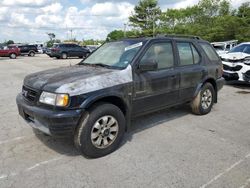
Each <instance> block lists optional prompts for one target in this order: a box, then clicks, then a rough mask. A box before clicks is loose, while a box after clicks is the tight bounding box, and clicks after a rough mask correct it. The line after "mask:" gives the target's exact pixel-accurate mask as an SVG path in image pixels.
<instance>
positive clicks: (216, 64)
mask: <svg viewBox="0 0 250 188" xmlns="http://www.w3.org/2000/svg"><path fill="white" fill-rule="evenodd" d="M222 73H223V69H222V63H221V60H220V58H219V56H218V55H217V54H216V52H215V50H214V49H213V47H212V46H211V45H210V44H209V43H208V42H206V41H204V40H202V39H199V38H198V37H179V36H178V37H177V36H159V37H155V38H136V39H124V40H120V41H115V42H108V43H105V44H103V45H102V46H101V47H100V48H98V49H97V50H96V51H95V52H94V53H93V54H91V55H90V56H89V57H88V58H86V59H84V60H82V61H81V62H80V63H79V64H77V65H74V66H69V67H63V68H56V69H51V70H47V71H42V72H38V73H35V74H31V75H28V76H26V77H25V79H24V82H23V88H22V92H21V93H20V94H19V95H18V96H17V98H16V102H17V106H18V110H19V114H20V115H21V116H22V117H23V118H24V119H25V120H26V121H27V122H28V123H29V124H30V125H31V126H32V127H33V128H35V129H39V130H40V131H42V132H44V133H46V134H48V135H51V136H71V137H72V138H74V142H75V146H76V148H78V149H79V150H80V151H81V152H82V154H83V155H85V156H87V157H90V158H96V157H101V156H104V155H107V154H109V153H111V152H113V151H114V150H116V149H117V148H118V147H119V145H120V143H121V141H122V139H123V136H124V133H125V131H126V130H128V129H129V128H130V126H131V124H130V121H131V119H133V118H135V117H137V116H141V115H145V114H147V113H150V112H154V111H158V110H161V109H164V108H167V107H172V106H176V105H179V104H184V103H188V104H190V106H191V109H192V112H193V113H194V114H198V115H204V114H207V113H209V112H210V111H211V108H212V106H213V104H214V103H217V93H218V91H219V90H220V89H221V88H222V87H223V84H224V79H223V78H222ZM194 118H195V117H194Z"/></svg>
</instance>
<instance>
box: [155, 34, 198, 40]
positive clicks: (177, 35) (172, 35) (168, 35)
mask: <svg viewBox="0 0 250 188" xmlns="http://www.w3.org/2000/svg"><path fill="white" fill-rule="evenodd" d="M157 37H171V38H190V39H196V40H201V38H200V37H198V36H194V35H181V34H180V35H179V34H160V35H157Z"/></svg>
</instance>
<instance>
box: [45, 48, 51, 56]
mask: <svg viewBox="0 0 250 188" xmlns="http://www.w3.org/2000/svg"><path fill="white" fill-rule="evenodd" d="M45 54H47V55H48V56H49V57H51V48H47V49H46V51H45Z"/></svg>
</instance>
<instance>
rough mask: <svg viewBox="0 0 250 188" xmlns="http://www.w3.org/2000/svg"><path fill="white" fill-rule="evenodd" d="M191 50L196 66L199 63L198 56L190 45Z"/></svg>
mask: <svg viewBox="0 0 250 188" xmlns="http://www.w3.org/2000/svg"><path fill="white" fill-rule="evenodd" d="M191 48H192V52H193V58H194V64H197V63H199V62H200V55H199V53H198V52H197V50H196V48H195V47H194V46H193V45H192V44H191Z"/></svg>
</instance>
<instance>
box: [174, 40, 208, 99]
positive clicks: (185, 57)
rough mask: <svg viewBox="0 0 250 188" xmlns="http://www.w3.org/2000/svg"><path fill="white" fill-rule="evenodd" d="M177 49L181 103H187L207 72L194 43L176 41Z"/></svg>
mask: <svg viewBox="0 0 250 188" xmlns="http://www.w3.org/2000/svg"><path fill="white" fill-rule="evenodd" d="M176 49H177V54H178V67H177V70H178V72H179V74H180V93H179V96H180V98H179V101H180V102H185V101H189V100H191V99H192V97H193V95H194V93H195V90H196V88H197V86H198V84H199V83H200V82H201V80H202V79H203V77H204V76H205V74H206V71H205V67H204V66H203V65H202V64H201V55H200V53H199V52H198V50H197V48H196V47H195V45H194V44H193V43H192V42H187V41H176Z"/></svg>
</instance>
